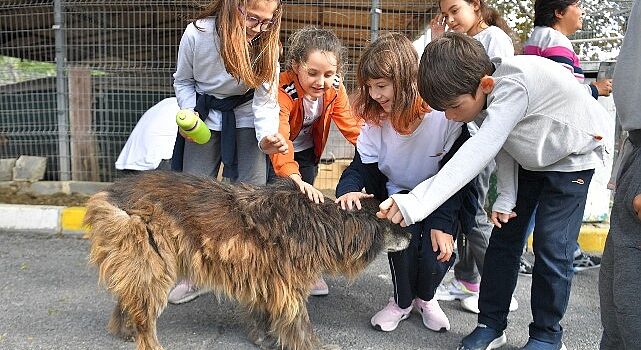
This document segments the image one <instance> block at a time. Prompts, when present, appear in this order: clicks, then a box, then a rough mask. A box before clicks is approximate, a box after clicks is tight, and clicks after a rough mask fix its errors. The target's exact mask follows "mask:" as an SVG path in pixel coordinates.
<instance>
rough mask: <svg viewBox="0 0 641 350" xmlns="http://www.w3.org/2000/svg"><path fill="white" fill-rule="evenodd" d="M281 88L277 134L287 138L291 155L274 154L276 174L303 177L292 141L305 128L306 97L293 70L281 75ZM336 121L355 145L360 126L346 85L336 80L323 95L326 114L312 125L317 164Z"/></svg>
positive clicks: (348, 139) (324, 112) (323, 112)
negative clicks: (304, 101) (304, 106)
mask: <svg viewBox="0 0 641 350" xmlns="http://www.w3.org/2000/svg"><path fill="white" fill-rule="evenodd" d="M278 85H279V88H278V104H279V105H280V122H279V126H278V132H279V133H280V134H281V135H283V136H284V137H285V138H286V139H287V145H288V146H289V152H287V154H273V155H271V156H270V157H271V160H272V164H273V166H274V171H275V172H276V175H278V176H281V177H286V176H289V175H291V174H300V170H299V168H298V163H296V161H294V145H293V143H292V141H293V140H294V139H295V138H296V136H298V133H299V132H300V130H301V129H302V127H303V119H304V118H303V117H304V113H305V112H304V108H303V100H302V98H303V95H304V93H305V92H304V90H303V88H302V87H301V86H300V83H299V82H298V76H297V75H296V73H294V72H292V71H291V70H287V71H285V72H282V73H280V79H279V84H278ZM332 120H333V121H334V123H335V124H336V126H337V127H338V130H340V132H341V133H342V134H343V136H345V139H347V141H349V142H351V143H352V144H356V139H357V138H358V135H359V134H360V131H361V123H360V122H359V121H358V120H357V118H355V117H354V115H353V114H352V110H351V107H350V105H349V99H348V97H347V91H346V90H345V86H343V83H341V82H340V79H339V78H338V77H337V78H336V80H335V82H334V84H333V85H332V87H330V88H329V89H327V90H326V91H325V95H324V96H323V111H322V113H321V115H320V117H319V118H318V119H316V120H315V121H314V124H313V125H312V139H313V140H314V153H315V154H316V162H317V163H318V162H319V161H320V157H321V154H322V153H323V149H325V144H326V143H327V136H328V135H329V123H330V121H332Z"/></svg>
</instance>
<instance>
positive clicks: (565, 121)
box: [392, 56, 612, 225]
mask: <svg viewBox="0 0 641 350" xmlns="http://www.w3.org/2000/svg"><path fill="white" fill-rule="evenodd" d="M493 62H494V63H495V65H496V71H495V72H494V74H493V75H492V76H493V77H494V79H495V84H494V89H493V91H492V92H491V93H490V94H489V95H488V96H487V109H486V110H485V111H484V112H482V113H481V114H480V115H479V117H477V120H476V121H477V123H481V128H480V129H479V131H478V132H477V134H476V135H475V136H474V137H472V138H470V139H469V140H467V141H466V142H465V143H464V144H463V145H462V146H461V148H460V149H459V150H458V152H456V154H455V155H454V156H453V157H452V159H451V160H450V161H449V162H448V163H447V164H446V165H445V166H444V167H443V168H442V169H441V170H440V171H439V172H438V173H437V174H436V175H435V176H433V177H431V178H429V179H427V180H425V181H424V182H422V183H420V184H419V185H418V186H416V187H415V188H414V189H413V190H412V191H411V192H410V193H408V194H399V195H393V196H392V198H393V199H394V201H395V202H396V203H397V204H398V206H399V208H400V210H401V213H402V214H403V218H404V219H405V222H406V223H407V224H408V225H409V224H413V223H415V222H418V221H420V220H423V219H424V218H425V217H427V216H428V215H429V214H431V213H432V212H433V211H434V210H435V209H436V208H438V207H439V206H440V205H441V204H442V203H443V202H445V201H446V200H447V199H448V198H449V197H451V196H452V195H453V194H454V193H456V192H457V191H458V190H459V189H460V188H461V187H463V185H465V184H466V183H468V182H469V181H470V180H471V179H472V178H474V176H476V175H477V174H478V173H479V172H480V171H481V169H483V167H485V165H486V164H488V163H489V162H490V161H491V160H492V159H493V158H495V157H496V163H497V174H498V191H499V196H498V198H497V200H496V202H495V204H494V208H493V210H494V211H498V212H502V213H510V212H511V211H512V210H513V209H514V206H515V205H516V193H517V183H518V182H517V181H518V179H517V174H518V167H519V165H520V166H522V167H523V168H524V169H527V170H531V171H562V172H573V171H580V170H586V169H594V168H596V167H597V166H602V165H603V164H604V158H605V157H604V156H605V155H604V152H609V151H610V150H606V145H607V144H608V140H610V139H611V138H612V130H611V127H610V126H609V124H611V121H610V120H609V115H608V112H607V111H606V110H605V109H604V108H603V107H602V106H601V105H600V104H599V103H598V102H597V101H596V100H595V99H594V98H592V96H590V95H588V94H586V93H585V91H584V90H583V89H582V88H581V87H580V86H579V82H578V81H577V80H576V79H575V78H574V76H573V75H572V73H570V72H569V71H568V70H567V69H565V68H563V67H562V66H561V65H560V64H558V63H556V62H553V61H551V60H548V59H546V58H543V57H538V56H515V57H506V58H502V59H501V58H495V59H493Z"/></svg>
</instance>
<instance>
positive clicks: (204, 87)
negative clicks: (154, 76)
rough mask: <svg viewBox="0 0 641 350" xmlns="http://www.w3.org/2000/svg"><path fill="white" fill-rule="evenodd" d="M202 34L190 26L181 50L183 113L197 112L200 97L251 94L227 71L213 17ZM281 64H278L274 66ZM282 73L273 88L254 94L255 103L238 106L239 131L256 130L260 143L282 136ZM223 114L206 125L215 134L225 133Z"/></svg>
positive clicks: (178, 76)
mask: <svg viewBox="0 0 641 350" xmlns="http://www.w3.org/2000/svg"><path fill="white" fill-rule="evenodd" d="M197 24H198V26H199V27H200V28H202V29H203V30H202V31H200V30H198V29H197V28H196V27H195V26H194V24H193V23H189V25H187V28H186V29H185V32H184V33H183V36H182V38H181V40H180V46H179V47H178V59H177V62H176V73H174V90H175V91H176V99H177V100H178V105H179V106H180V108H181V109H186V108H188V109H193V108H194V107H195V106H196V93H199V94H208V95H213V96H215V97H216V98H220V99H222V98H225V97H229V96H234V95H242V94H244V93H246V92H247V90H249V88H248V87H247V85H245V83H243V82H242V81H241V82H239V81H237V80H236V79H235V78H234V77H232V76H231V75H230V74H229V73H227V70H226V69H225V64H224V62H223V58H222V56H221V55H220V39H219V38H218V35H217V33H216V31H215V30H214V27H215V19H214V18H213V17H209V18H205V19H201V20H198V21H197ZM274 64H277V63H274ZM277 83H278V70H276V74H275V75H274V81H273V82H272V84H273V86H271V87H270V85H269V84H267V83H264V84H263V85H261V86H260V87H259V88H257V89H256V91H255V92H254V98H253V100H252V101H250V102H247V103H245V104H243V105H240V106H238V107H237V108H236V109H235V110H234V113H235V114H236V127H237V128H254V129H255V130H256V139H257V140H258V142H260V140H262V139H263V137H265V136H268V135H273V134H276V133H277V132H278V114H279V112H280V106H279V105H278V97H277V92H278V86H277V85H278V84H277ZM221 121H222V114H221V113H220V112H219V111H216V110H210V111H209V116H208V118H207V119H206V120H205V124H207V126H208V127H209V128H210V129H211V130H217V131H220V130H221V129H222V126H221V125H222V122H221Z"/></svg>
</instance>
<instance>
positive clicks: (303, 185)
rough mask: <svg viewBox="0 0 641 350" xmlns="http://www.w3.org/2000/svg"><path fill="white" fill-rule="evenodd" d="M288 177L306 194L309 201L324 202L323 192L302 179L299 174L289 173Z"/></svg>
mask: <svg viewBox="0 0 641 350" xmlns="http://www.w3.org/2000/svg"><path fill="white" fill-rule="evenodd" d="M289 177H290V178H291V179H292V180H294V182H295V183H296V184H297V185H298V188H300V191H301V192H303V193H304V194H306V195H307V197H308V198H309V200H310V201H312V202H314V203H316V204H318V203H325V197H324V196H323V192H321V191H319V190H318V189H317V188H316V187H314V186H312V185H310V184H308V183H307V182H305V181H303V178H301V177H300V174H291V175H289Z"/></svg>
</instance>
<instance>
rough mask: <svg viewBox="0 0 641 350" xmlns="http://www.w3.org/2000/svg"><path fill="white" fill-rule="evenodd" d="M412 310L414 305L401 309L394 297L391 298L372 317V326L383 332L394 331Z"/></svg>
mask: <svg viewBox="0 0 641 350" xmlns="http://www.w3.org/2000/svg"><path fill="white" fill-rule="evenodd" d="M411 311H412V305H410V306H409V307H408V308H407V309H401V308H400V307H399V306H398V305H396V302H395V301H394V298H390V299H389V303H388V304H387V306H385V308H384V309H383V310H381V311H379V312H377V313H376V315H374V316H373V317H372V320H371V323H372V327H374V328H375V329H376V330H379V331H383V332H390V331H393V330H395V329H396V327H398V324H399V323H400V322H401V321H403V320H404V319H406V318H408V317H409V316H410V312H411Z"/></svg>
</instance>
